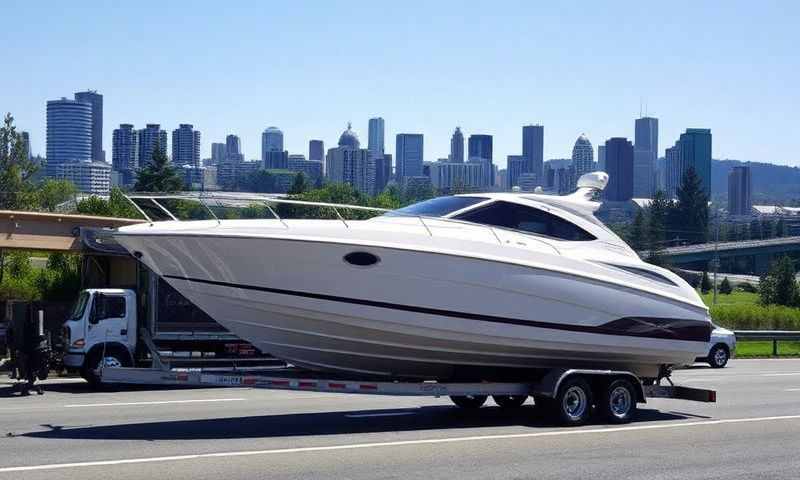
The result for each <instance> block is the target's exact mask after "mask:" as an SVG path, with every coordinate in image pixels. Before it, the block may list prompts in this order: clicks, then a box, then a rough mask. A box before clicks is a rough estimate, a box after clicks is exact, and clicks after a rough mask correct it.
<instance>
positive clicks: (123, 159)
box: [111, 123, 139, 186]
mask: <svg viewBox="0 0 800 480" xmlns="http://www.w3.org/2000/svg"><path fill="white" fill-rule="evenodd" d="M111 167H112V168H113V170H114V171H115V172H119V175H120V183H121V184H122V185H124V186H128V185H132V184H133V182H134V180H135V177H136V170H138V169H139V132H137V131H136V130H135V129H134V128H133V125H131V124H130V123H121V124H120V126H119V128H117V129H115V130H114V132H113V134H112V137H111Z"/></svg>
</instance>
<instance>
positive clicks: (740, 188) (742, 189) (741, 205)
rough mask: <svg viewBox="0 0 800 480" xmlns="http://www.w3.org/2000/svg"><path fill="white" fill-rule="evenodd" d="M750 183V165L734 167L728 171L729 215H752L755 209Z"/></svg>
mask: <svg viewBox="0 0 800 480" xmlns="http://www.w3.org/2000/svg"><path fill="white" fill-rule="evenodd" d="M750 184H751V179H750V167H748V166H740V167H733V169H732V170H731V171H730V172H729V173H728V214H729V215H750V212H751V211H752V210H753V200H752V197H751V190H750Z"/></svg>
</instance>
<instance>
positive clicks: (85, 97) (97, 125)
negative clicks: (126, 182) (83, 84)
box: [75, 90, 106, 162]
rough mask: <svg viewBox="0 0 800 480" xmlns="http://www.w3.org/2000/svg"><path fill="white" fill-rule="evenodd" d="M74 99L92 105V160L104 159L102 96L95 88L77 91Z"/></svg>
mask: <svg viewBox="0 0 800 480" xmlns="http://www.w3.org/2000/svg"><path fill="white" fill-rule="evenodd" d="M75 100H77V101H79V102H83V103H88V104H89V105H91V106H92V160H94V161H98V162H99V161H105V160H106V159H105V154H104V153H103V96H102V95H100V94H99V93H97V91H96V90H87V91H85V92H77V93H76V94H75Z"/></svg>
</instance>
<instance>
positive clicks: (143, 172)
mask: <svg viewBox="0 0 800 480" xmlns="http://www.w3.org/2000/svg"><path fill="white" fill-rule="evenodd" d="M183 187H184V184H183V178H182V177H181V175H180V173H178V170H177V169H176V168H175V166H174V165H173V164H172V162H171V161H170V160H169V157H167V155H166V154H165V153H164V152H162V151H161V147H160V145H159V144H158V142H156V144H155V146H154V147H153V157H152V159H151V160H150V161H149V162H147V164H146V165H145V166H144V167H143V168H141V169H139V171H138V172H137V176H136V185H134V187H133V189H134V190H135V191H137V192H177V191H180V190H182V189H183Z"/></svg>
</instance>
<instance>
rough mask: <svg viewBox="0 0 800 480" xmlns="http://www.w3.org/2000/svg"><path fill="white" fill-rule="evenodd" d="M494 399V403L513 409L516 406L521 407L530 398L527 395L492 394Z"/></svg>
mask: <svg viewBox="0 0 800 480" xmlns="http://www.w3.org/2000/svg"><path fill="white" fill-rule="evenodd" d="M492 399H493V400H494V403H496V404H497V406H498V407H500V408H503V409H506V410H512V409H515V408H519V407H521V406H522V404H523V403H525V400H527V399H528V396H527V395H492Z"/></svg>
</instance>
